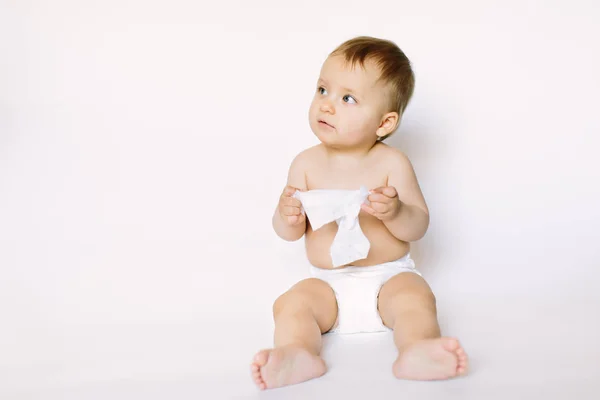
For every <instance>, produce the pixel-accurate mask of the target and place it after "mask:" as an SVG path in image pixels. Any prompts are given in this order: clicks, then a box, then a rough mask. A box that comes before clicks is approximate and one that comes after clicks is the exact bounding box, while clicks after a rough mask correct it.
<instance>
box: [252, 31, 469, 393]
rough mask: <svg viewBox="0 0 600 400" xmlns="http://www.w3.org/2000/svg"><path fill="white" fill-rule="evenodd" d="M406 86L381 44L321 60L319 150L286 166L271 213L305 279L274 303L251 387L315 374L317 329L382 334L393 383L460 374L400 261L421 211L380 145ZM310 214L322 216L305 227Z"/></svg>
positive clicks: (399, 55) (360, 43)
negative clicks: (388, 335) (271, 329)
mask: <svg viewBox="0 0 600 400" xmlns="http://www.w3.org/2000/svg"><path fill="white" fill-rule="evenodd" d="M414 84H415V83H414V74H413V71H412V69H411V65H410V61H409V60H408V58H407V57H406V56H405V54H404V53H403V52H402V51H401V50H400V49H399V48H398V47H397V46H396V45H395V44H394V43H393V42H390V41H388V40H383V39H377V38H372V37H357V38H354V39H351V40H349V41H347V42H345V43H343V44H341V45H340V46H339V47H338V48H337V49H335V50H334V51H333V52H332V53H331V54H330V55H329V57H328V58H327V59H326V60H325V62H324V64H323V66H322V69H321V75H320V77H319V80H318V83H317V86H316V91H315V96H314V98H313V101H312V103H311V106H310V110H309V123H310V127H311V130H312V131H313V133H314V134H315V135H316V136H317V138H318V139H319V141H320V142H321V143H320V144H318V145H316V146H314V147H311V148H308V149H306V150H304V151H302V152H301V153H300V154H298V155H297V156H296V157H295V158H294V160H293V161H292V163H291V165H290V169H289V172H288V180H287V185H286V187H285V189H284V190H283V193H282V195H281V197H280V199H279V204H278V207H277V209H276V210H275V213H274V215H273V228H274V230H275V232H276V233H277V235H279V237H281V238H282V239H284V240H286V241H295V240H298V239H300V238H302V237H303V236H304V237H305V247H306V254H307V258H308V261H309V262H310V264H311V265H310V270H311V276H312V277H311V278H309V279H305V280H302V281H300V282H298V283H297V284H295V285H294V286H292V287H291V288H290V289H289V290H288V291H287V292H285V293H283V294H282V295H281V296H279V297H278V298H277V300H276V301H275V303H274V305H273V318H274V321H275V333H274V342H275V343H274V344H275V347H274V348H273V349H268V350H262V351H260V352H258V353H257V354H256V355H255V356H254V359H253V360H252V364H251V373H252V377H253V379H254V381H255V383H256V385H257V386H258V387H259V388H260V389H267V388H276V387H281V386H284V385H290V384H296V383H300V382H303V381H306V380H309V379H313V378H317V377H319V376H321V375H323V374H324V373H325V372H326V369H327V367H326V364H325V362H324V361H323V359H322V358H321V357H320V351H321V335H322V334H324V333H327V332H337V333H339V334H346V333H359V332H379V331H393V337H394V343H395V345H396V347H397V348H398V357H397V359H396V360H395V362H394V363H393V365H392V372H393V374H394V376H395V377H397V378H399V379H414V380H438V379H448V378H453V377H456V376H459V375H464V374H466V372H467V364H468V361H467V355H466V353H465V351H464V350H463V348H462V347H461V345H460V344H459V342H458V340H457V339H455V338H449V337H442V336H441V334H440V328H439V325H438V321H437V311H436V299H435V297H434V295H433V293H432V292H431V289H430V287H429V285H428V284H427V283H426V282H425V280H424V279H423V278H422V276H421V274H420V273H419V272H418V270H417V269H416V268H415V264H414V262H413V260H412V259H411V257H410V251H409V250H410V242H414V241H417V240H419V239H420V238H422V237H423V236H424V235H425V232H426V231H427V228H428V225H429V210H428V208H427V205H426V203H425V200H424V198H423V194H422V192H421V189H420V187H419V183H418V181H417V178H416V175H415V172H414V170H413V167H412V164H411V162H410V161H409V159H408V158H407V156H406V155H405V154H403V153H402V152H401V151H399V150H397V149H395V148H392V147H390V146H388V145H386V144H384V143H383V140H384V139H386V138H387V137H389V136H390V135H391V134H392V133H394V131H395V130H396V128H397V127H398V125H399V123H400V119H401V117H402V115H403V112H404V110H405V109H406V106H407V104H408V102H409V100H410V98H411V97H412V93H413V89H414ZM361 189H362V190H361ZM353 207H354V208H353ZM319 213H320V214H321V216H322V215H329V216H330V218H329V219H328V220H325V221H324V222H325V223H324V222H323V221H320V222H319V223H318V226H315V225H316V223H315V219H316V217H317V216H318V215H317V214H319ZM328 213H329V214H328ZM353 213H354V214H353ZM312 216H314V217H313V218H311V217H312ZM353 218H355V221H356V219H357V221H358V222H357V223H354V224H353V223H352V221H353ZM321 219H322V218H321ZM361 238H362V239H364V241H363V244H362V245H356V243H357V242H360V240H361ZM365 243H366V246H367V247H365ZM353 246H354V247H353ZM334 249H336V252H335V259H334V257H333V255H334ZM344 249H347V253H344V251H346V250H344ZM340 252H341V255H340ZM345 255H349V258H348V257H346V258H347V259H346V261H348V260H349V262H344V259H345ZM340 260H341V261H340Z"/></svg>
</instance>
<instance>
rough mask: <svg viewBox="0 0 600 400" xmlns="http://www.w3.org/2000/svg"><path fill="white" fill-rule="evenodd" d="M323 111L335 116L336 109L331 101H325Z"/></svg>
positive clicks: (322, 105) (322, 104)
mask: <svg viewBox="0 0 600 400" xmlns="http://www.w3.org/2000/svg"><path fill="white" fill-rule="evenodd" d="M321 111H322V112H328V113H331V114H335V107H334V106H333V104H332V103H331V101H329V100H323V102H322V103H321Z"/></svg>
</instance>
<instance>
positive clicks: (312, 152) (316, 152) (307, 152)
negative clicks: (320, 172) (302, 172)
mask: <svg viewBox="0 0 600 400" xmlns="http://www.w3.org/2000/svg"><path fill="white" fill-rule="evenodd" d="M322 157H323V149H322V146H320V145H315V146H312V147H309V148H307V149H304V150H302V151H301V152H300V153H298V154H297V155H296V156H295V157H294V159H293V160H292V165H293V166H294V167H298V168H303V169H304V168H307V167H308V166H310V165H313V164H314V163H315V161H317V160H319V159H321V158H322Z"/></svg>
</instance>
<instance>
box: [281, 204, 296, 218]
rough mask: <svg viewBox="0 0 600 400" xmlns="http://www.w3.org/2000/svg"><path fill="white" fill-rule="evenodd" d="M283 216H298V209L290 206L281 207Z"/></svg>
mask: <svg viewBox="0 0 600 400" xmlns="http://www.w3.org/2000/svg"><path fill="white" fill-rule="evenodd" d="M283 214H284V215H288V216H291V215H300V208H299V207H290V206H283Z"/></svg>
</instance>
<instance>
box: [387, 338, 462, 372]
mask: <svg viewBox="0 0 600 400" xmlns="http://www.w3.org/2000/svg"><path fill="white" fill-rule="evenodd" d="M467 365H468V360H467V354H466V353H465V351H464V350H463V348H462V347H461V346H460V344H459V343H458V340H456V339H453V338H445V337H442V338H437V339H427V340H422V341H420V342H417V343H415V344H413V345H411V346H410V347H409V348H407V349H406V350H404V351H403V352H402V353H401V354H400V355H399V356H398V358H397V359H396V361H395V362H394V365H393V367H392V371H393V372H394V376H396V378H399V379H414V380H437V379H449V378H454V377H455V376H457V375H464V374H466V372H467Z"/></svg>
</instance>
